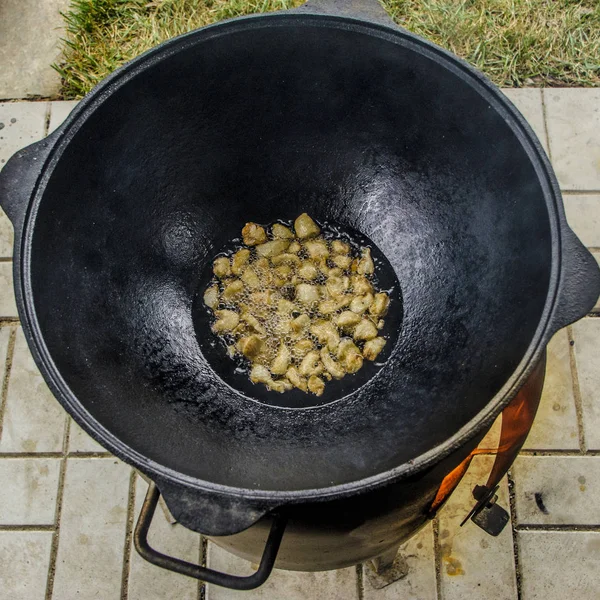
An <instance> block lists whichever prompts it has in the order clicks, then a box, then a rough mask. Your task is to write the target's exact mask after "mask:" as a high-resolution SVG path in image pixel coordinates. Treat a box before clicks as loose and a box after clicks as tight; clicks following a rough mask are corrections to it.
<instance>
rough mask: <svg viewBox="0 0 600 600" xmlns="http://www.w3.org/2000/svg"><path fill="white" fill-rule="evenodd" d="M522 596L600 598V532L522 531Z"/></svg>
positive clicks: (551, 599) (555, 599)
mask: <svg viewBox="0 0 600 600" xmlns="http://www.w3.org/2000/svg"><path fill="white" fill-rule="evenodd" d="M518 540H519V549H520V551H519V562H520V566H521V590H522V600H565V598H573V599H576V600H597V599H598V598H600V568H599V567H600V533H596V532H593V533H592V532H583V531H577V532H576V531H521V532H519V534H518Z"/></svg>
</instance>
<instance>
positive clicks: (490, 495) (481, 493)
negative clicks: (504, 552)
mask: <svg viewBox="0 0 600 600" xmlns="http://www.w3.org/2000/svg"><path fill="white" fill-rule="evenodd" d="M497 491H498V486H495V487H494V488H492V489H490V488H487V487H486V486H485V485H476V486H475V487H474V488H473V497H474V498H475V499H476V500H477V504H476V505H475V506H474V507H473V508H472V509H471V512H469V514H468V515H467V516H466V517H465V518H464V519H463V522H462V523H461V524H460V526H461V527H462V526H463V525H464V524H465V523H466V522H467V521H468V520H469V519H471V521H473V523H475V525H477V526H478V527H481V529H483V530H484V531H485V532H486V533H489V534H490V535H493V536H494V537H495V536H498V535H500V534H501V533H502V531H503V529H504V528H505V527H506V524H507V523H508V522H509V521H510V516H509V514H508V512H506V510H505V509H504V508H502V507H501V506H500V505H499V504H496V501H497V500H498V496H497V495H496V492H497Z"/></svg>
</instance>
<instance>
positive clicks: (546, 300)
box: [0, 0, 600, 588]
mask: <svg viewBox="0 0 600 600" xmlns="http://www.w3.org/2000/svg"><path fill="white" fill-rule="evenodd" d="M0 201H1V203H2V206H3V207H4V209H5V211H6V212H7V214H8V215H9V217H10V218H11V220H12V222H13V224H14V226H15V232H16V235H15V253H14V268H15V291H16V296H17V303H18V307H19V314H20V316H21V319H22V323H23V327H24V331H25V334H26V336H27V339H28V342H29V345H30V347H31V350H32V352H33V355H34V357H35V360H36V362H37V364H38V366H39V368H40V370H41V372H42V373H43V375H44V377H45V379H46V381H47V382H48V384H49V386H50V387H51V389H52V390H53V392H54V394H55V395H56V397H57V398H58V399H59V401H60V402H61V403H62V405H63V406H64V407H65V409H66V410H67V411H68V412H69V413H70V414H71V415H72V416H73V418H74V419H75V420H76V421H77V422H78V423H79V424H80V425H81V426H82V427H83V428H84V429H85V430H86V431H87V432H88V433H90V434H91V435H92V436H93V437H94V438H95V439H97V440H98V441H99V442H101V443H102V444H103V445H104V446H105V447H107V448H108V449H110V450H111V451H112V452H114V453H115V454H116V455H117V456H119V457H121V458H122V459H123V460H125V461H127V462H129V463H130V464H132V465H134V466H135V467H136V468H137V469H139V470H140V471H141V472H143V473H145V474H146V475H147V476H148V477H150V478H151V479H152V480H153V481H154V482H156V485H157V486H158V488H159V489H160V492H161V493H162V494H163V495H164V498H165V500H166V502H167V505H168V506H169V508H170V509H171V511H172V513H173V514H174V516H175V517H176V518H177V520H179V521H180V522H181V523H182V524H183V525H185V526H187V527H189V528H191V529H194V530H195V531H199V532H202V533H205V534H207V535H210V536H230V535H231V534H236V533H238V532H242V531H244V530H246V531H244V533H243V534H240V535H239V536H234V537H225V538H222V539H221V538H219V537H217V540H216V541H217V543H220V544H222V545H224V546H226V547H228V548H229V549H231V550H233V551H234V552H237V553H238V554H240V555H242V556H245V557H246V558H250V559H253V560H254V561H257V560H258V558H259V557H260V555H261V553H262V546H261V543H263V542H264V540H265V539H266V537H267V533H268V531H269V527H271V526H272V528H271V538H270V542H269V544H268V545H267V550H266V553H265V556H264V557H263V566H262V567H261V571H259V574H258V575H257V576H256V577H255V578H254V579H251V580H244V579H233V578H227V577H224V576H223V575H220V574H215V573H212V572H208V571H206V570H203V569H200V575H201V576H202V577H203V578H204V579H206V580H208V581H215V582H216V583H220V584H226V585H231V586H233V587H238V588H244V587H246V588H248V587H253V586H255V585H257V583H260V581H262V580H264V578H265V577H266V575H268V570H269V567H270V566H272V562H273V560H274V559H275V556H276V555H277V550H278V546H279V541H280V539H281V535H282V532H283V526H284V523H287V528H286V531H285V534H284V536H283V542H282V544H281V548H280V551H279V554H278V555H277V565H278V566H280V567H282V568H287V569H302V570H319V569H332V568H339V567H344V566H348V565H351V564H355V563H358V562H361V561H364V560H366V559H368V558H371V557H374V556H378V555H381V554H383V553H385V552H386V551H388V550H390V549H391V548H393V547H395V546H397V545H398V544H399V543H400V542H401V541H403V540H404V539H405V538H406V537H408V536H409V535H411V534H412V533H413V532H414V531H415V530H416V529H417V528H418V527H420V526H421V525H422V524H423V523H424V522H425V521H426V519H427V512H428V507H429V506H430V505H431V502H432V499H433V497H434V496H435V494H436V491H437V489H438V488H439V485H440V482H441V480H442V479H443V477H444V476H445V475H446V474H447V473H448V472H449V471H451V470H452V469H454V468H455V467H456V466H457V465H458V464H459V463H460V462H461V461H462V460H463V459H464V458H465V456H467V455H468V454H469V452H470V451H471V450H472V449H473V448H474V447H475V446H476V445H477V443H478V442H479V441H480V439H481V438H482V437H483V435H484V433H485V431H486V430H487V429H488V428H489V426H490V425H491V423H492V421H493V419H494V417H495V416H496V415H498V414H499V412H500V411H501V410H502V408H503V407H504V406H506V405H507V403H508V402H509V401H510V400H511V398H513V397H514V396H515V394H516V393H517V391H518V390H519V389H520V388H521V386H522V385H523V383H524V382H525V381H526V379H527V377H528V375H529V374H530V373H531V371H532V370H533V369H534V368H535V366H536V364H538V361H539V360H540V358H541V357H542V356H543V353H544V349H545V346H546V344H547V342H548V341H549V339H550V337H551V336H552V335H553V333H554V332H556V331H557V330H558V329H559V328H561V327H564V326H565V325H567V324H569V323H571V322H573V321H574V320H576V319H578V318H580V317H582V316H584V315H585V314H586V313H587V312H588V311H589V310H590V309H591V307H592V306H593V304H594V302H595V300H596V298H597V296H598V294H599V292H600V275H599V272H598V268H597V266H596V264H595V262H594V261H593V259H592V257H591V255H590V254H589V253H588V252H587V251H586V250H585V249H584V248H583V246H582V245H581V243H580V242H579V240H578V239H577V238H576V237H575V235H574V234H573V233H572V231H571V230H570V229H569V227H568V226H567V223H566V221H565V216H564V211H563V206H562V201H561V197H560V192H559V189H558V186H557V183H556V180H555V177H554V175H553V173H552V169H551V167H550V165H549V163H548V160H547V158H546V156H545V155H544V153H543V151H542V150H541V147H540V144H539V142H538V141H537V139H536V138H535V136H534V134H533V133H532V131H531V129H530V127H529V126H528V125H527V123H526V122H525V121H524V120H523V118H522V116H521V115H520V114H519V113H518V112H517V111H516V110H515V108H514V107H513V106H512V105H511V104H510V103H509V102H508V101H507V100H506V98H504V96H503V95H502V94H501V93H500V92H499V91H498V90H497V89H496V88H495V87H494V86H492V85H491V84H490V83H489V82H488V81H487V80H486V79H485V78H484V77H482V76H481V75H480V74H479V73H478V72H476V71H475V70H474V69H472V68H471V67H469V66H468V65H466V64H465V63H463V62H462V61H460V60H458V59H457V58H456V57H454V56H452V55H450V54H449V53H447V52H445V51H443V50H441V49H439V48H437V47H436V46H434V45H433V44H431V43H429V42H427V41H425V40H422V39H420V38H418V37H417V36H415V35H413V34H411V33H408V32H406V31H404V30H401V29H398V28H397V27H396V26H394V25H393V24H392V23H391V22H390V21H388V20H387V17H386V16H385V15H384V13H383V11H382V10H381V9H380V7H379V6H378V4H377V3H376V2H373V1H372V2H369V1H367V0H364V1H363V2H347V3H335V2H326V1H325V0H323V1H322V2H312V3H311V2H309V3H307V4H306V5H305V6H304V7H302V9H299V10H296V11H290V12H287V13H278V14H272V15H263V16H258V17H250V18H241V19H236V20H233V21H228V22H223V23H219V24H217V25H214V26H210V27H206V28H204V29H201V30H199V31H194V32H192V33H190V34H187V35H184V36H182V37H179V38H177V39H174V40H171V41H169V42H167V43H165V44H163V45H161V46H159V47H158V48H155V49H154V50H151V51H150V52H148V53H146V54H144V55H143V56H141V57H139V58H137V59H136V60H134V61H132V62H131V63H129V64H128V65H127V66H125V67H124V68H122V69H120V70H119V71H117V72H116V73H114V74H113V75H112V76H110V77H109V78H107V79H106V80H105V81H104V82H103V83H102V84H100V85H99V86H98V87H97V88H96V89H95V90H94V91H93V92H92V93H91V94H89V95H88V96H87V97H86V98H85V99H84V100H83V101H82V102H81V103H80V104H79V105H78V106H77V108H76V109H75V110H74V112H73V113H72V114H71V116H70V117H69V118H68V119H67V121H66V122H65V124H64V125H62V126H61V127H60V128H59V129H58V130H57V131H55V132H54V133H52V134H51V135H50V136H49V137H48V138H46V139H45V140H44V141H42V142H40V143H38V144H34V145H33V146H30V147H28V148H26V149H25V150H23V151H21V152H19V153H17V155H15V157H13V158H12V159H11V160H10V162H9V163H8V164H7V165H6V166H5V168H4V170H3V171H2V173H1V178H0ZM304 211H306V212H308V213H309V214H311V215H312V216H314V217H315V218H316V219H318V220H322V221H330V222H334V223H337V224H339V225H341V226H343V227H348V228H352V229H354V230H357V231H359V232H360V233H361V234H362V235H364V236H366V237H368V238H369V239H370V240H371V241H372V242H373V244H374V245H375V246H376V247H377V248H378V250H379V251H380V252H381V253H382V254H383V255H384V256H385V257H386V259H387V261H388V262H389V264H390V265H391V268H392V269H393V272H394V273H395V277H396V278H397V280H398V282H399V286H400V288H401V295H402V307H401V310H402V319H401V322H400V319H399V320H398V325H397V328H396V331H395V332H394V333H395V338H394V339H395V343H394V344H390V345H389V346H391V347H389V349H388V352H387V355H386V357H385V358H386V360H385V362H384V363H383V365H381V366H379V367H375V368H374V369H373V371H372V372H371V373H370V374H369V377H368V378H367V379H366V380H364V381H361V385H358V386H355V388H354V389H351V390H349V391H348V390H340V391H339V393H338V395H337V396H336V397H333V398H331V397H330V398H328V401H327V403H325V404H322V405H320V406H314V405H311V404H310V402H309V401H308V400H307V401H306V404H305V405H304V406H300V407H296V408H289V407H286V406H281V402H282V401H280V400H278V398H279V397H274V396H272V395H271V394H272V393H271V392H266V391H264V390H262V389H258V387H256V389H254V388H252V389H253V391H251V392H248V391H247V390H244V391H243V392H242V391H240V389H238V388H236V387H235V382H232V380H229V379H227V377H224V376H222V374H221V372H222V369H221V367H219V369H221V370H219V369H217V368H216V367H215V365H213V364H211V361H210V360H209V359H208V358H207V356H206V354H205V353H204V352H203V351H202V349H201V345H202V343H203V341H204V340H203V335H204V332H203V330H201V329H198V328H197V327H195V322H196V321H195V315H194V311H195V310H196V309H195V306H196V304H195V302H194V298H195V296H196V293H197V290H198V281H199V280H200V278H201V277H202V273H203V272H204V270H205V269H206V265H207V264H208V263H209V261H210V260H211V259H212V257H213V256H214V255H215V254H216V253H217V252H218V251H219V250H220V249H221V248H222V247H223V246H224V245H225V244H226V243H227V242H228V241H229V240H230V239H232V238H234V237H236V235H238V232H239V230H240V228H241V227H242V225H243V224H244V223H245V222H246V221H247V220H253V221H258V222H264V223H268V222H272V221H273V220H275V219H279V218H283V219H291V218H294V217H295V216H297V215H298V214H299V213H300V212H304ZM397 308H398V310H400V307H399V306H398V303H397ZM207 335H208V333H207ZM217 373H219V374H217ZM307 398H308V397H307ZM251 526H252V527H251ZM168 566H170V568H178V569H179V570H180V571H182V570H183V571H184V572H185V569H182V568H181V566H179V567H176V566H174V565H173V562H172V561H171V563H170V564H169V565H168ZM195 574H196V576H200V575H199V574H198V571H196V572H195Z"/></svg>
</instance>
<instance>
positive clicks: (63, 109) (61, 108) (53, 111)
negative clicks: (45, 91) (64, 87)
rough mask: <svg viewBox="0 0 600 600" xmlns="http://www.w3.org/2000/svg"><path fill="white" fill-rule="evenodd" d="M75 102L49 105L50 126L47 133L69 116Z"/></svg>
mask: <svg viewBox="0 0 600 600" xmlns="http://www.w3.org/2000/svg"><path fill="white" fill-rule="evenodd" d="M78 103H79V102H78V101H77V100H64V101H57V102H51V103H50V126H49V127H48V133H52V132H53V131H54V130H55V129H56V128H57V127H58V126H59V125H61V124H62V122H63V121H64V120H65V119H66V118H67V117H68V116H69V113H70V112H71V111H72V110H73V109H74V108H75V107H76V106H77V104H78Z"/></svg>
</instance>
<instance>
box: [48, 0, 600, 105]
mask: <svg viewBox="0 0 600 600" xmlns="http://www.w3.org/2000/svg"><path fill="white" fill-rule="evenodd" d="M300 4H302V0H230V1H226V0H152V1H150V0H73V1H72V5H71V9H70V10H69V11H68V12H67V13H66V14H65V15H64V18H65V21H66V24H67V35H66V39H65V41H64V60H63V61H62V62H61V63H60V64H58V65H54V68H55V69H56V70H57V71H58V72H59V73H60V74H61V76H62V79H63V87H62V92H63V96H64V97H65V98H80V97H82V96H83V95H84V94H86V93H87V92H88V91H90V90H91V89H92V87H93V86H94V85H96V83H98V82H99V81H100V80H101V79H103V78H104V77H105V76H106V75H108V74H109V73H110V72H111V71H113V70H114V69H116V68H117V67H118V66H120V65H122V64H123V63H124V62H126V61H128V60H130V59H132V58H134V57H135V56H137V55H138V54H140V53H141V52H144V51H145V50H147V49H148V48H151V47H152V46H155V45H156V44H159V43H160V42H162V41H164V40H166V39H168V38H171V37H173V36H176V35H179V34H181V33H185V32H186V31H190V30H192V29H195V28H197V27H202V26H203V25H208V24H209V23H213V22H215V21H219V20H221V19H227V18H231V17H237V16H241V15H245V14H250V13H257V12H267V11H273V10H280V9H287V8H293V7H294V6H298V5H300ZM382 4H383V6H384V7H385V9H386V10H387V11H388V13H389V14H390V16H391V17H392V18H393V19H394V21H396V23H398V24H399V25H401V26H402V27H405V28H406V29H409V30H410V31H414V32H415V33H417V34H419V35H422V36H424V37H426V38H428V39H430V40H432V41H434V42H435V43H437V44H439V45H440V46H443V47H444V48H447V49H449V50H451V51H452V52H454V53H455V54H457V55H459V56H461V57H463V58H464V59H466V60H467V61H468V62H470V63H471V64H473V65H475V66H476V67H478V68H479V69H480V70H481V71H483V72H484V73H486V74H487V75H488V77H489V78H490V79H492V81H494V82H495V83H496V84H498V85H500V86H507V87H521V86H542V85H549V86H599V85H600V0H383V1H382Z"/></svg>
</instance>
